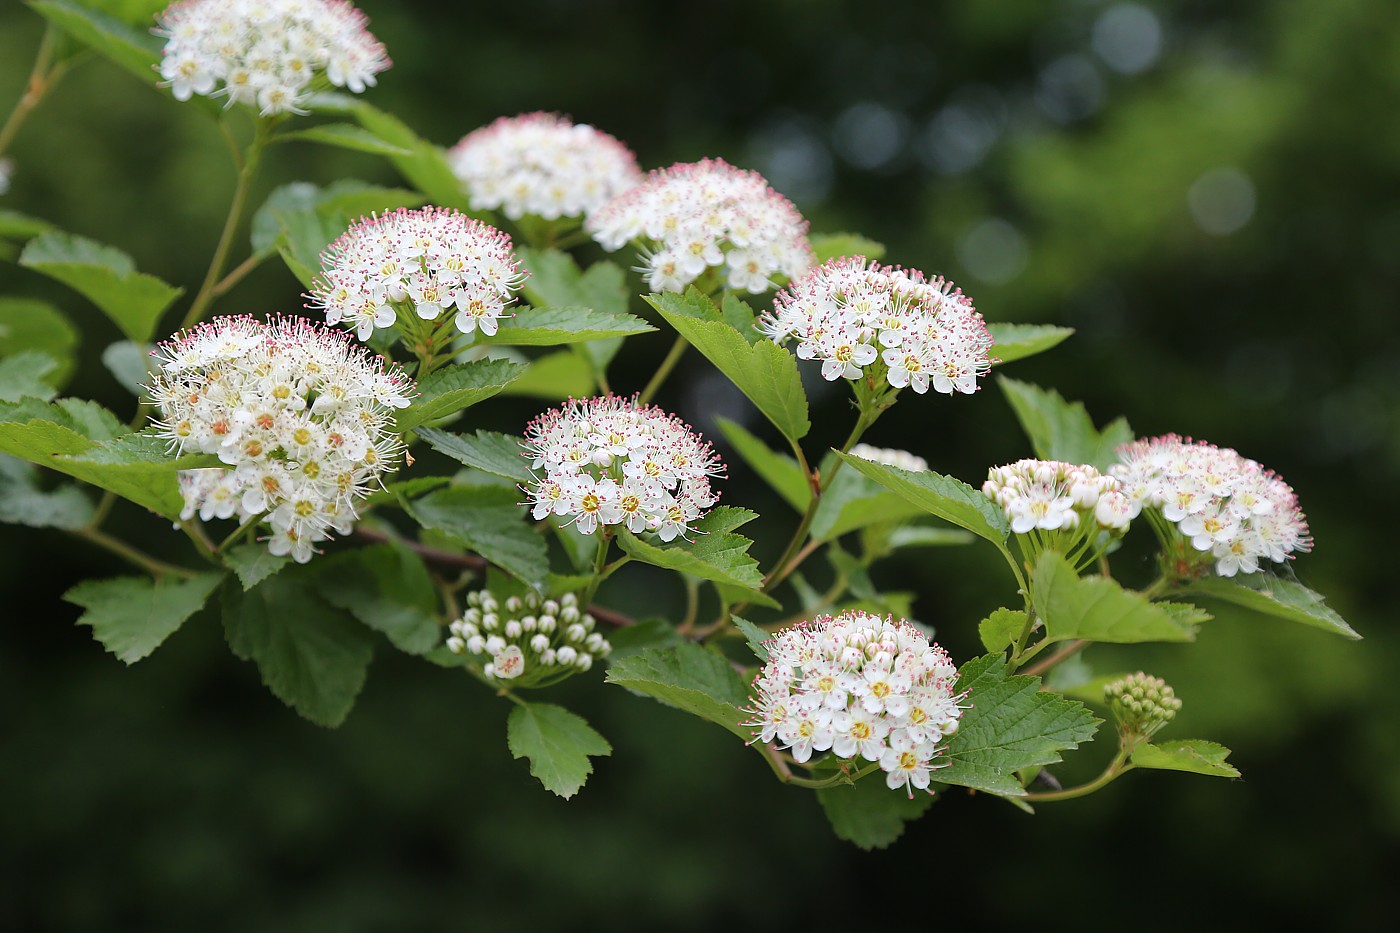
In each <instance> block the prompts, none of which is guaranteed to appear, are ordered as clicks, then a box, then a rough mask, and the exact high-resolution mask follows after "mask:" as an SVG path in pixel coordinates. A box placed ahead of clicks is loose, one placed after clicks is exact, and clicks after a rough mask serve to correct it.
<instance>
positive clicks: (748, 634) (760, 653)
mask: <svg viewBox="0 0 1400 933" xmlns="http://www.w3.org/2000/svg"><path fill="white" fill-rule="evenodd" d="M729 621H730V622H733V623H734V627H735V628H737V629H738V630H739V631H740V632H741V633H742V634H743V636H744V638H745V639H747V640H748V645H749V650H750V651H752V652H753V654H754V657H756V658H758V660H759V662H760V663H762V662H765V661H767V660H768V649H767V648H766V647H765V646H764V644H763V643H764V642H765V641H767V640H768V638H769V635H768V633H767V632H765V631H764V630H763V629H761V628H759V627H758V626H757V625H754V624H753V623H752V622H750V621H749V620H748V619H741V618H740V617H739V616H730V618H729Z"/></svg>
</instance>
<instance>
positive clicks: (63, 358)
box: [0, 298, 78, 389]
mask: <svg viewBox="0 0 1400 933" xmlns="http://www.w3.org/2000/svg"><path fill="white" fill-rule="evenodd" d="M77 349H78V332H77V330H75V329H74V328H73V325H72V324H70V323H69V322H68V318H66V317H64V316H63V314H62V313H61V312H59V311H58V309H56V308H55V307H54V306H53V305H51V304H48V303H46V302H43V301H33V300H31V299H28V298H0V357H6V356H12V355H14V354H17V353H21V352H23V351H25V350H39V351H41V352H43V353H46V354H48V355H49V356H50V357H52V358H53V359H54V360H56V361H57V362H58V366H57V368H56V369H54V370H53V371H52V372H50V373H48V374H47V376H45V381H46V382H47V383H48V384H49V385H51V386H53V387H54V388H56V389H61V388H63V386H64V385H66V384H67V382H68V378H69V376H71V375H72V374H73V367H74V355H75V354H76V352H77Z"/></svg>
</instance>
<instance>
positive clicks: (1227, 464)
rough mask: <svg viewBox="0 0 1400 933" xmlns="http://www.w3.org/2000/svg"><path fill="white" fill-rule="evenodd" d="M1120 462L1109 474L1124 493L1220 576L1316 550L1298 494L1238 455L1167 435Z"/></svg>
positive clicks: (1124, 450)
mask: <svg viewBox="0 0 1400 933" xmlns="http://www.w3.org/2000/svg"><path fill="white" fill-rule="evenodd" d="M1118 459H1119V463H1118V464H1117V465H1115V466H1114V467H1113V468H1112V469H1111V470H1110V472H1111V473H1112V474H1113V475H1114V476H1115V477H1117V478H1118V479H1119V481H1120V482H1121V483H1122V489H1123V492H1124V493H1125V494H1126V495H1127V496H1128V497H1129V498H1130V499H1132V500H1133V501H1134V502H1136V503H1138V504H1139V506H1141V507H1142V508H1145V509H1146V508H1150V509H1153V510H1155V511H1156V512H1157V513H1158V514H1160V515H1161V517H1162V518H1164V519H1166V521H1167V522H1170V523H1172V524H1173V525H1175V526H1176V528H1177V530H1178V531H1179V532H1180V534H1181V535H1182V536H1183V537H1184V538H1186V539H1187V540H1188V541H1190V543H1191V546H1192V547H1193V548H1194V549H1195V550H1196V551H1199V552H1202V553H1203V554H1207V555H1209V558H1208V559H1209V560H1213V561H1214V569H1215V572H1216V573H1217V574H1219V575H1220V576H1222V577H1232V576H1234V575H1235V574H1237V573H1240V572H1241V571H1243V572H1244V573H1254V572H1255V571H1257V570H1258V569H1259V562H1260V560H1262V559H1264V558H1268V559H1269V560H1272V561H1275V562H1278V563H1281V562H1283V561H1284V560H1287V559H1288V558H1289V556H1290V555H1291V554H1292V553H1293V552H1294V551H1308V550H1310V549H1311V548H1312V538H1311V537H1309V535H1308V523H1307V519H1306V518H1304V516H1303V513H1302V511H1301V510H1300V509H1299V508H1298V499H1297V497H1296V496H1295V495H1294V494H1293V490H1292V489H1291V488H1290V487H1289V486H1288V484H1287V483H1285V482H1284V481H1283V480H1282V479H1281V478H1280V477H1278V476H1277V475H1275V474H1274V473H1273V472H1272V471H1270V470H1266V469H1264V468H1263V467H1262V466H1260V465H1259V464H1258V463H1256V462H1255V461H1253V460H1248V459H1246V458H1244V457H1242V456H1240V455H1239V454H1238V453H1236V452H1235V451H1233V450H1230V449H1228V448H1220V447H1216V446H1214V445H1213V444H1207V443H1205V442H1204V441H1201V442H1194V443H1193V442H1192V441H1191V440H1190V439H1189V438H1185V439H1183V438H1181V437H1178V436H1177V435H1175V434H1167V435H1164V436H1162V437H1154V438H1148V439H1145V440H1140V441H1135V442H1134V443H1132V444H1127V445H1124V446H1123V447H1120V448H1119V450H1118Z"/></svg>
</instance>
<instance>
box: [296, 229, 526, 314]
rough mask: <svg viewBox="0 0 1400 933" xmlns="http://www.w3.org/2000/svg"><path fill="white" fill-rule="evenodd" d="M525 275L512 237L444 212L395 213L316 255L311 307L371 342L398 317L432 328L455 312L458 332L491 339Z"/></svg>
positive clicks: (345, 235) (348, 233)
mask: <svg viewBox="0 0 1400 933" xmlns="http://www.w3.org/2000/svg"><path fill="white" fill-rule="evenodd" d="M525 275H526V273H524V272H522V271H521V270H520V262H519V260H517V259H516V258H515V252H514V251H513V250H512V248H511V241H510V237H509V236H507V235H506V234H504V233H502V232H501V231H499V230H497V229H496V228H495V227H491V226H488V225H487V224H484V223H481V222H480V221H477V220H473V219H471V218H470V217H468V216H467V215H465V214H463V213H461V212H460V211H454V210H449V209H447V208H443V207H429V208H424V209H422V210H408V209H406V208H400V209H399V210H397V211H393V212H392V213H389V214H385V215H383V216H382V217H373V218H370V219H361V220H360V221H359V222H358V223H355V224H353V225H351V227H350V229H349V230H347V231H345V233H343V234H341V235H340V237H339V238H338V239H337V240H336V241H335V242H334V243H332V244H331V245H330V246H328V247H326V251H325V252H324V253H322V254H321V278H320V279H319V280H318V281H317V282H316V284H315V285H314V286H313V288H312V291H311V296H310V297H311V299H312V307H316V308H320V309H322V310H324V311H325V313H326V323H328V324H340V323H344V324H345V325H346V326H347V327H352V328H354V329H355V332H356V334H357V335H358V336H359V338H360V339H361V340H368V339H369V336H370V334H371V333H373V331H374V329H375V328H376V327H379V328H388V327H393V326H394V324H395V322H396V321H397V319H398V314H399V312H400V311H403V312H404V313H405V314H408V315H414V316H416V317H417V318H418V319H420V320H423V321H435V320H437V319H438V318H440V317H442V315H443V314H444V313H449V312H450V311H451V310H452V309H455V310H456V314H455V316H454V318H453V320H454V321H455V322H456V324H457V329H458V330H459V331H461V332H462V333H464V334H470V333H471V332H472V331H473V330H475V329H477V328H480V329H481V332H482V333H483V334H494V333H495V332H496V330H497V328H498V327H499V326H500V324H499V320H498V319H499V318H501V317H503V316H505V312H506V306H507V305H509V304H510V302H511V301H512V300H513V295H512V293H513V292H515V291H516V290H517V289H518V288H520V285H521V283H522V282H524V281H525Z"/></svg>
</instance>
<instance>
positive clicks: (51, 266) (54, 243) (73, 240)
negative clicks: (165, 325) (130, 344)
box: [19, 232, 184, 343]
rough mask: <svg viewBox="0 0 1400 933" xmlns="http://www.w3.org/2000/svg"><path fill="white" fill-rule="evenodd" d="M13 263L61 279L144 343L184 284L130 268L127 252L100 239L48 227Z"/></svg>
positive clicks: (129, 335)
mask: <svg viewBox="0 0 1400 933" xmlns="http://www.w3.org/2000/svg"><path fill="white" fill-rule="evenodd" d="M19 264H20V265H22V266H26V267H28V268H30V269H33V270H35V271H36V272H42V273H43V274H44V275H47V276H50V277H52V278H55V279H57V280H58V281H60V282H62V283H64V284H65V285H67V286H68V287H70V288H72V289H73V290H75V291H77V292H79V293H80V294H82V295H83V296H84V297H85V298H87V299H88V300H89V301H91V302H92V303H93V304H95V305H97V307H98V308H100V309H101V310H102V312H103V313H104V314H106V315H107V316H108V317H109V318H111V319H112V321H113V323H115V324H116V325H117V326H118V327H119V328H121V331H122V333H124V334H126V336H127V339H129V340H132V341H135V342H136V343H145V342H146V341H148V340H150V339H151V337H152V335H153V334H154V333H155V329H156V324H157V323H158V322H159V321H160V316H161V314H162V312H164V311H165V309H166V308H168V307H170V303H171V302H173V301H174V300H175V299H176V298H178V297H180V295H181V294H183V292H184V289H182V288H175V287H174V286H172V285H167V284H166V283H165V282H162V281H161V280H160V279H158V278H156V277H155V276H153V275H146V274H145V273H142V272H137V271H136V266H135V264H134V263H133V262H132V261H131V257H130V256H128V255H127V254H126V253H123V252H122V251H121V250H119V249H114V248H113V247H110V246H104V245H102V244H101V243H97V242H94V241H92V240H88V239H84V238H83V237H78V236H72V235H71V234H67V233H58V232H51V233H45V234H44V235H43V236H38V237H35V238H34V239H32V240H30V241H29V243H28V244H26V245H25V247H24V252H23V253H21V254H20V257H19Z"/></svg>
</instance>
